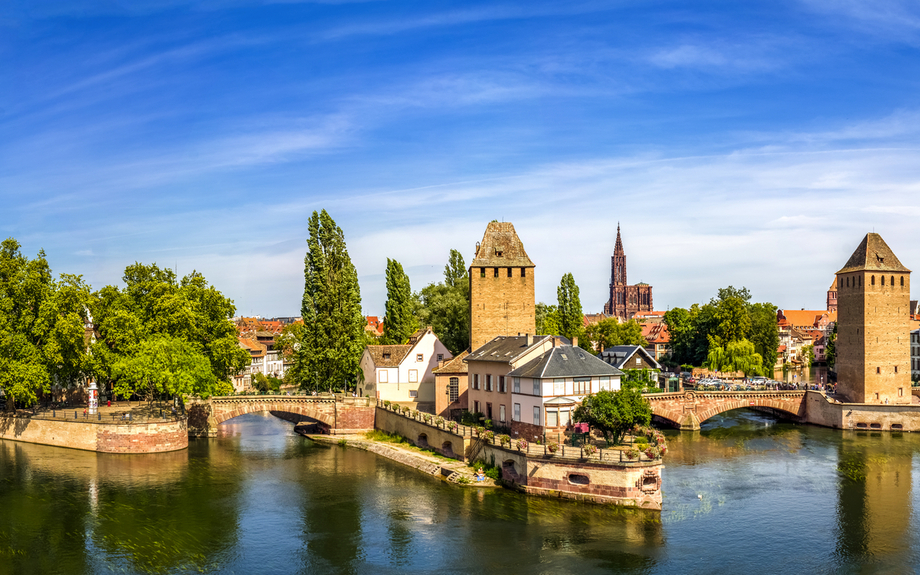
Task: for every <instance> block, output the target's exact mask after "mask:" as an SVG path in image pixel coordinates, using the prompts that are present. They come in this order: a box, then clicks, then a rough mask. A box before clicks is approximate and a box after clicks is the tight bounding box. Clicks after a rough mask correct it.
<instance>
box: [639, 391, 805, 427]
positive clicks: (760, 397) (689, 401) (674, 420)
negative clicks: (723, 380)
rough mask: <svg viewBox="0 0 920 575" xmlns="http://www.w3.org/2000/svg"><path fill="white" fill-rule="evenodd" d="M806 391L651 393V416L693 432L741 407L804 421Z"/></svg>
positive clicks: (647, 396) (648, 396) (649, 396)
mask: <svg viewBox="0 0 920 575" xmlns="http://www.w3.org/2000/svg"><path fill="white" fill-rule="evenodd" d="M805 393H806V392H805V391H681V392H678V393H650V394H647V395H646V396H645V397H646V399H648V400H649V403H651V405H652V415H656V416H658V417H659V418H661V419H663V420H665V421H666V422H667V423H670V424H671V425H673V426H675V427H677V428H679V429H682V430H695V429H699V428H700V424H701V423H703V422H704V421H706V420H707V419H709V418H710V417H712V416H713V415H718V414H720V413H723V412H725V411H730V410H732V409H740V408H742V407H768V408H770V409H775V410H777V411H781V412H783V413H785V414H788V415H789V417H790V418H792V419H796V420H804V419H805Z"/></svg>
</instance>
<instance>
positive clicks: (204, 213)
mask: <svg viewBox="0 0 920 575" xmlns="http://www.w3.org/2000/svg"><path fill="white" fill-rule="evenodd" d="M0 201H2V205H3V207H2V211H0V213H2V216H0V236H2V237H3V238H6V237H13V238H15V239H16V240H18V241H19V242H20V243H21V244H22V250H23V252H24V253H25V254H27V255H29V256H34V255H35V254H36V253H38V251H39V250H40V249H44V251H45V253H46V254H47V258H48V260H49V262H50V264H51V266H52V269H53V271H54V272H55V273H56V274H57V273H72V274H81V275H82V276H83V278H84V280H86V281H87V282H88V283H90V284H91V285H92V286H93V287H94V288H96V289H98V288H101V287H103V286H104V285H108V284H114V285H121V277H122V274H123V271H124V269H125V267H126V266H127V265H129V264H132V263H134V262H135V261H138V262H143V263H153V262H156V263H157V264H159V265H160V266H163V267H170V268H175V269H176V270H177V271H178V273H179V275H184V274H187V273H189V272H191V271H192V270H197V271H199V272H201V273H203V274H204V276H205V277H206V278H207V280H208V281H209V282H210V283H211V284H213V285H215V286H216V287H217V288H218V289H219V290H221V291H222V292H223V293H224V294H225V295H226V296H228V297H230V298H231V299H233V300H234V302H235V303H236V306H237V311H238V313H240V314H243V315H261V316H264V317H273V316H290V315H299V313H300V302H301V297H302V295H303V258H304V254H305V251H306V238H307V235H308V232H307V220H308V218H309V217H310V215H311V214H312V213H313V212H314V211H316V210H322V209H325V210H327V211H328V212H329V214H330V215H331V216H332V218H333V219H334V220H335V221H336V223H337V224H338V225H339V227H341V228H342V230H343V232H344V235H345V239H346V242H347V246H348V251H349V254H350V256H351V258H352V261H353V262H354V264H355V267H356V268H357V271H358V276H359V281H360V284H361V295H362V304H363V307H364V311H365V313H366V314H369V315H383V312H384V303H385V301H386V286H385V280H384V270H385V268H386V262H387V258H392V259H395V260H397V261H399V262H400V263H402V264H403V266H404V268H405V269H406V272H407V274H408V275H409V277H410V280H411V283H412V287H413V289H415V290H419V289H421V288H422V287H424V286H425V285H427V284H429V283H431V282H437V281H440V280H441V279H442V277H443V276H442V271H443V268H444V265H445V264H446V263H447V260H448V255H449V251H450V249H451V248H454V249H458V250H459V251H460V252H461V253H462V254H463V256H464V258H465V259H466V262H467V263H469V262H470V261H471V260H472V258H473V252H474V249H475V244H476V242H477V241H480V240H481V238H482V234H483V232H484V231H485V227H486V224H487V223H488V222H489V221H491V220H493V219H495V220H499V221H509V222H512V223H513V224H514V226H515V228H516V230H517V232H518V235H519V236H520V238H521V240H522V241H523V243H524V246H525V248H526V250H527V252H528V254H529V255H530V257H531V259H532V260H533V261H534V263H535V264H536V270H535V280H536V298H537V301H544V302H547V303H554V302H555V299H556V287H557V286H558V285H559V281H560V279H561V277H562V275H563V274H565V273H572V274H573V275H574V277H575V281H576V283H577V284H578V285H579V287H580V292H581V303H582V307H583V308H584V311H585V312H586V313H591V312H599V311H601V310H602V309H603V304H604V302H605V301H606V299H607V296H608V284H609V281H610V256H611V255H612V253H613V246H614V241H615V238H616V227H617V224H618V223H619V224H620V226H621V228H622V234H623V243H624V247H625V250H626V255H627V270H628V279H629V281H630V283H636V282H640V281H642V282H646V283H649V284H652V285H653V286H654V306H655V308H656V309H658V310H667V309H669V308H673V307H687V306H689V305H691V304H692V303H694V302H706V301H708V300H709V299H710V298H711V297H713V296H714V295H715V294H716V291H717V290H718V289H719V288H720V287H725V286H727V285H734V286H736V287H739V286H746V287H748V288H749V289H750V290H751V293H752V295H753V299H754V300H755V301H768V302H771V303H773V304H775V305H777V306H779V307H780V308H786V309H797V308H806V309H824V307H825V297H826V291H827V289H828V287H829V286H830V284H831V282H832V281H833V274H834V272H836V271H837V270H838V269H840V268H841V267H842V266H843V264H844V263H845V262H846V260H847V258H848V257H849V256H850V254H851V253H852V252H853V251H854V250H855V249H856V247H857V245H858V244H859V242H860V241H861V240H862V238H863V237H864V236H865V234H866V233H867V232H872V231H875V232H877V233H880V234H881V235H882V237H883V238H884V239H885V240H886V242H887V243H888V244H889V246H890V247H891V248H892V249H893V251H894V252H895V254H896V255H897V256H898V257H899V259H900V260H901V262H902V263H904V265H906V266H907V267H908V268H911V269H914V270H920V243H918V241H917V240H918V233H917V222H918V219H920V3H917V2H915V1H908V0H871V1H860V0H770V1H762V2H761V1H754V0H752V1H749V2H734V1H699V2H676V1H675V2H670V1H664V0H636V1H629V0H621V1H609V2H600V1H597V2H595V1H590V0H586V1H580V0H575V1H569V2H558V1H543V0H530V1H527V2H502V1H501V0H493V1H490V2H478V1H472V0H471V1H466V2H441V1H437V0H429V1H426V2H397V1H387V0H378V1H363V2H362V1H347V0H342V1H336V0H326V1H313V2H309V1H304V2H298V1H296V0H289V1H275V2H271V1H265V2H256V1H248V0H229V1H225V2H218V1H213V0H212V1H209V0H205V1H202V2H194V3H191V2H185V1H181V0H173V1H162V2H150V1H147V0H131V1H128V0H106V1H98V2H96V1H88V0H47V1H40V2H34V1H26V0H12V1H9V0H8V1H6V2H3V3H0ZM917 281H920V280H917ZM913 293H914V296H913V297H914V298H916V297H917V293H918V291H917V288H914V289H913Z"/></svg>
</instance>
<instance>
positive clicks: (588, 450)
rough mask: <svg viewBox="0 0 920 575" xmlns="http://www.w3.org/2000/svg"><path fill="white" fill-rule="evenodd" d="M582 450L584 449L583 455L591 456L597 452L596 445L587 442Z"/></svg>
mask: <svg viewBox="0 0 920 575" xmlns="http://www.w3.org/2000/svg"><path fill="white" fill-rule="evenodd" d="M582 451H584V453H585V455H587V456H588V457H591V456H592V455H594V454H595V453H597V447H595V446H594V445H591V444H590V443H589V444H588V445H585V446H584V448H583V450H582Z"/></svg>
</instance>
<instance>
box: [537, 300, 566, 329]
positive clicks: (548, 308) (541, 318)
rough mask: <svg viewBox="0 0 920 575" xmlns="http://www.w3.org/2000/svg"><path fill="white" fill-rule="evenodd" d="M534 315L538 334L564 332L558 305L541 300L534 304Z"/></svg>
mask: <svg viewBox="0 0 920 575" xmlns="http://www.w3.org/2000/svg"><path fill="white" fill-rule="evenodd" d="M534 315H535V318H534V319H535V323H536V326H535V327H536V334H537V335H559V334H561V333H562V322H561V321H560V320H559V308H557V307H556V306H554V305H550V304H545V303H543V302H540V303H538V304H537V305H536V306H534Z"/></svg>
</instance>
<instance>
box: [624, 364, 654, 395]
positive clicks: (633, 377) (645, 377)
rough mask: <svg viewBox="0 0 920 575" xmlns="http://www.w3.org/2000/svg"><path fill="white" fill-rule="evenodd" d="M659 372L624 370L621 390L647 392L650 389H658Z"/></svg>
mask: <svg viewBox="0 0 920 575" xmlns="http://www.w3.org/2000/svg"><path fill="white" fill-rule="evenodd" d="M656 373H657V372H656V371H654V370H651V369H645V368H643V369H624V370H623V377H622V378H620V389H634V390H636V391H639V392H643V393H644V392H647V391H648V390H649V388H650V387H657V386H656V385H655V384H656V383H657V381H656V379H655V374H656Z"/></svg>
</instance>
